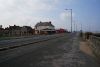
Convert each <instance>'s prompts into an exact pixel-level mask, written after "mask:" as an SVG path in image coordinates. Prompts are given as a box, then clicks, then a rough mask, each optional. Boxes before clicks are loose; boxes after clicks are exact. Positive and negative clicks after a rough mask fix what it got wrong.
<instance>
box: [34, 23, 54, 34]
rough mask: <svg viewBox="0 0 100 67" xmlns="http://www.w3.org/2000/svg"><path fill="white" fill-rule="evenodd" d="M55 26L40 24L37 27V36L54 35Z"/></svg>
mask: <svg viewBox="0 0 100 67" xmlns="http://www.w3.org/2000/svg"><path fill="white" fill-rule="evenodd" d="M53 33H55V26H54V25H52V23H51V21H50V22H39V23H37V24H36V25H35V34H53Z"/></svg>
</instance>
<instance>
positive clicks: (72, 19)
mask: <svg viewBox="0 0 100 67" xmlns="http://www.w3.org/2000/svg"><path fill="white" fill-rule="evenodd" d="M65 10H70V11H71V32H72V22H73V18H72V9H65Z"/></svg>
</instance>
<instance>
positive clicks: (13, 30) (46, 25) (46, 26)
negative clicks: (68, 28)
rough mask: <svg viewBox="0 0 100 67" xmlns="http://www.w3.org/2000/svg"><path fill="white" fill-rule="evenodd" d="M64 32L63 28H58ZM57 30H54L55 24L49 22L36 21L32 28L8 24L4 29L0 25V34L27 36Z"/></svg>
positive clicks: (55, 31) (52, 32)
mask: <svg viewBox="0 0 100 67" xmlns="http://www.w3.org/2000/svg"><path fill="white" fill-rule="evenodd" d="M60 30H61V31H63V32H65V30H64V29H63V30H62V29H60ZM57 32H59V30H55V26H54V25H53V24H52V23H51V21H49V22H41V21H40V22H38V23H37V24H36V25H35V26H34V29H33V28H32V27H30V26H22V27H20V26H16V25H14V26H9V27H6V28H5V29H4V28H2V26H0V36H28V35H35V34H54V33H57Z"/></svg>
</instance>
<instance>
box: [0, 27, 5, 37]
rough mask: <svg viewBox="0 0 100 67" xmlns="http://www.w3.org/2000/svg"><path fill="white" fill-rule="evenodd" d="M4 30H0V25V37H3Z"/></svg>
mask: <svg viewBox="0 0 100 67" xmlns="http://www.w3.org/2000/svg"><path fill="white" fill-rule="evenodd" d="M3 33H4V28H2V25H0V36H3Z"/></svg>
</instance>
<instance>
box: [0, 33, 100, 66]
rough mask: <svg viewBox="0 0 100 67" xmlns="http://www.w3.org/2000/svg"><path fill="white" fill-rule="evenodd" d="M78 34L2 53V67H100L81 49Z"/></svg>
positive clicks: (0, 62) (0, 64)
mask: <svg viewBox="0 0 100 67" xmlns="http://www.w3.org/2000/svg"><path fill="white" fill-rule="evenodd" d="M80 45H81V44H80V40H79V38H78V35H77V34H70V35H66V34H65V36H64V37H60V38H57V39H53V40H49V41H45V42H41V43H35V44H31V45H27V46H23V47H19V48H15V49H11V50H6V51H0V67H100V66H99V64H98V63H97V62H96V61H95V59H94V58H93V56H90V55H89V54H87V53H85V52H83V51H82V50H81V49H80Z"/></svg>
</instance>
